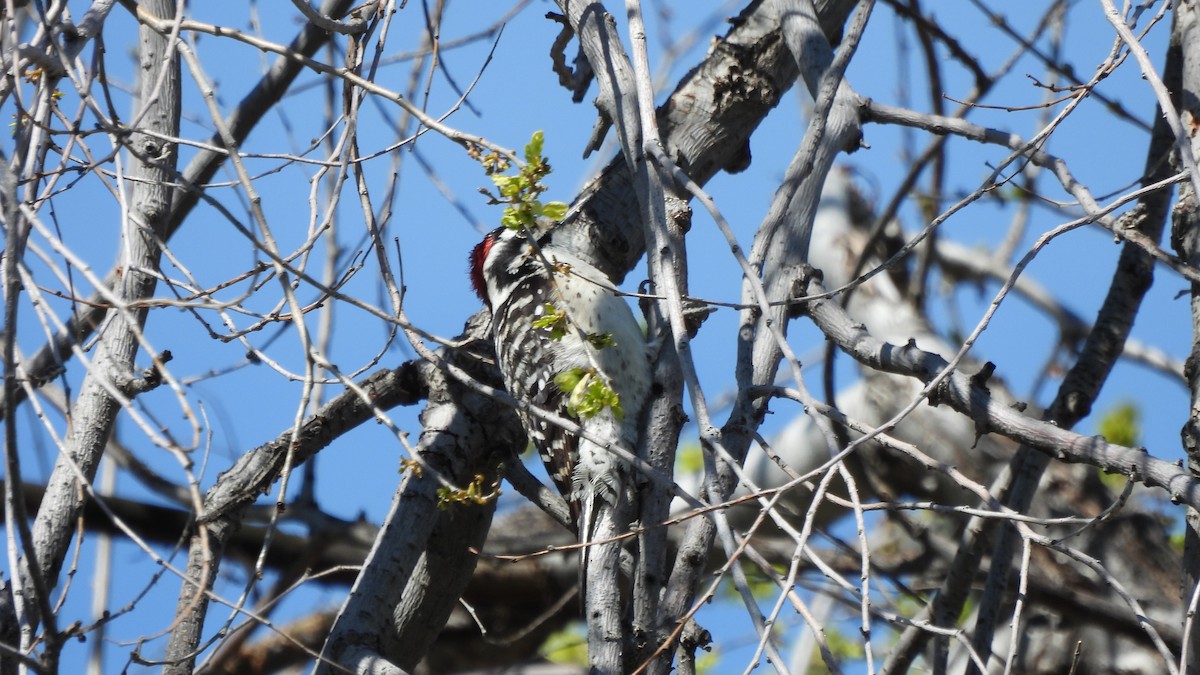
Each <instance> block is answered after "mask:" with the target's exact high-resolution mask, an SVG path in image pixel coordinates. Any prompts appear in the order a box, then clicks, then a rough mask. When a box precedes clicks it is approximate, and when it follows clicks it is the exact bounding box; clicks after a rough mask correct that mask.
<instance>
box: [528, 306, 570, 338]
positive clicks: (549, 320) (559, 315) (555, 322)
mask: <svg viewBox="0 0 1200 675" xmlns="http://www.w3.org/2000/svg"><path fill="white" fill-rule="evenodd" d="M543 309H544V310H545V311H546V313H545V314H543V315H542V316H539V317H538V318H536V319H534V320H533V327H534V328H542V329H545V330H548V331H550V339H551V340H555V341H557V340H561V339H563V337H564V336H566V334H567V327H568V325H569V323H568V320H567V313H566V312H564V311H562V310H561V309H557V308H555V306H554V305H552V304H550V303H548V302H547V303H546V304H545V305H544V306H543Z"/></svg>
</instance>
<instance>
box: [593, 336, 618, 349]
mask: <svg viewBox="0 0 1200 675" xmlns="http://www.w3.org/2000/svg"><path fill="white" fill-rule="evenodd" d="M587 341H588V344H590V345H591V346H592V348H593V349H604V348H605V347H616V346H617V341H616V340H614V339H613V336H612V333H589V334H588V335H587Z"/></svg>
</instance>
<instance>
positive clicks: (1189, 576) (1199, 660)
mask: <svg viewBox="0 0 1200 675" xmlns="http://www.w3.org/2000/svg"><path fill="white" fill-rule="evenodd" d="M1174 32H1175V34H1176V35H1177V36H1178V40H1179V44H1180V46H1181V48H1182V50H1183V83H1182V87H1181V90H1182V94H1181V97H1180V98H1181V100H1180V103H1179V113H1180V117H1181V121H1182V122H1183V127H1184V130H1185V131H1186V132H1187V133H1188V134H1189V136H1190V139H1191V149H1192V154H1193V156H1194V157H1200V3H1198V2H1197V0H1183V1H1181V2H1179V3H1178V4H1177V5H1176V7H1175V27H1174ZM1171 243H1172V244H1173V245H1174V247H1175V250H1176V252H1178V253H1179V256H1180V257H1181V258H1182V259H1183V260H1184V261H1186V262H1187V263H1188V264H1190V265H1192V266H1196V267H1200V204H1198V201H1197V195H1196V193H1195V192H1194V191H1193V190H1192V189H1191V186H1190V185H1189V184H1187V183H1184V184H1183V185H1182V186H1181V187H1180V191H1179V201H1178V202H1177V203H1176V205H1175V212H1174V214H1173V222H1172V224H1171ZM1191 290H1192V297H1191V309H1192V351H1191V353H1190V354H1189V355H1188V358H1187V365H1186V367H1185V368H1184V375H1185V376H1186V378H1187V383H1188V389H1189V390H1190V391H1191V409H1190V411H1189V414H1188V421H1187V422H1186V423H1185V424H1184V426H1183V429H1182V431H1181V436H1182V439H1183V448H1184V450H1185V451H1186V452H1187V456H1188V467H1189V469H1191V472H1192V474H1193V475H1200V284H1196V283H1193V284H1192V289H1191ZM1184 542H1185V543H1184V584H1183V604H1184V606H1185V607H1188V612H1189V614H1188V617H1192V618H1189V619H1188V620H1189V622H1194V617H1193V616H1192V613H1194V612H1195V611H1196V607H1195V605H1194V603H1193V595H1194V594H1195V593H1196V592H1197V588H1198V587H1197V583H1198V582H1200V511H1198V510H1197V509H1196V508H1195V507H1192V508H1189V509H1188V512H1187V533H1186V536H1185V540H1184ZM1185 618H1186V617H1185ZM1191 628H1192V630H1191V633H1190V634H1188V635H1186V636H1185V637H1184V649H1185V650H1186V654H1187V659H1186V661H1185V662H1184V663H1183V664H1182V665H1183V667H1184V670H1185V671H1187V672H1190V671H1192V670H1194V668H1195V666H1197V665H1198V664H1200V630H1197V629H1196V626H1195V625H1191Z"/></svg>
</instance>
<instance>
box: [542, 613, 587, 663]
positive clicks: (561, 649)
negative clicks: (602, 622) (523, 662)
mask: <svg viewBox="0 0 1200 675" xmlns="http://www.w3.org/2000/svg"><path fill="white" fill-rule="evenodd" d="M538 653H540V654H541V655H542V656H543V657H544V658H545V659H546V660H547V661H550V662H552V663H559V664H562V665H575V666H581V667H586V666H587V665H588V655H587V632H586V631H585V630H584V628H583V626H582V624H578V623H577V624H573V625H571V626H569V627H567V628H564V629H563V630H560V631H558V632H557V633H552V634H551V635H550V636H549V637H547V638H546V641H545V642H543V643H542V646H541V647H540V648H538Z"/></svg>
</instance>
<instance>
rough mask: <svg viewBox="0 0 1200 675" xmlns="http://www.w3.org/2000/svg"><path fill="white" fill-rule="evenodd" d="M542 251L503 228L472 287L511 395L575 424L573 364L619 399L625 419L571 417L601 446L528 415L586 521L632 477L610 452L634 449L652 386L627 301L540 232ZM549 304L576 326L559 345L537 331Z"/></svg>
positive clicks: (476, 265)
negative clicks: (563, 382) (568, 390)
mask: <svg viewBox="0 0 1200 675" xmlns="http://www.w3.org/2000/svg"><path fill="white" fill-rule="evenodd" d="M538 246H539V248H540V249H541V252H542V255H540V256H539V255H538V254H537V253H536V252H535V251H534V248H533V247H532V246H531V245H530V243H529V241H528V240H527V238H526V236H525V235H524V234H523V233H521V232H517V231H512V230H506V229H504V228H500V229H498V230H496V231H494V232H492V233H490V234H488V235H487V237H486V238H485V239H484V241H483V242H481V243H480V244H479V246H477V247H476V248H475V250H474V251H473V252H472V255H471V263H472V265H471V268H472V282H473V284H474V285H475V289H476V291H477V292H478V293H479V295H480V297H481V299H483V300H484V301H485V302H486V303H487V304H488V305H489V306H490V307H491V308H492V321H493V334H494V336H495V340H496V354H497V357H498V358H499V361H500V371H501V373H502V374H503V377H504V382H505V386H506V387H507V388H508V390H509V393H511V394H512V395H513V396H514V397H515V398H517V399H519V400H522V401H525V402H528V403H529V404H530V405H532V406H534V407H537V408H540V409H544V410H548V411H551V412H555V413H557V414H558V415H560V416H563V417H567V418H570V415H569V414H568V412H567V398H568V396H567V394H565V393H564V392H563V391H562V390H561V389H560V388H559V387H558V385H557V384H555V382H554V378H555V377H556V376H557V375H559V374H560V373H564V372H567V371H570V370H572V369H575V368H582V369H585V370H590V369H593V368H594V369H596V370H598V371H599V372H600V373H602V376H603V377H604V378H605V379H606V380H607V381H608V383H609V385H610V386H611V387H612V389H613V390H614V391H615V392H616V393H617V395H618V396H619V397H620V404H621V408H622V410H623V411H624V416H623V417H622V418H621V419H618V418H617V416H616V415H614V414H613V411H612V410H611V409H609V408H605V409H604V410H602V411H601V412H599V413H598V414H596V415H595V416H593V417H590V418H585V419H576V420H575V421H577V422H578V423H579V424H580V426H581V427H582V428H583V429H584V430H585V432H586V433H587V435H591V436H593V437H595V438H597V439H603V441H604V443H602V444H597V443H593V442H591V441H588V440H587V439H581V438H579V437H577V436H575V435H574V434H571V433H568V432H566V431H564V430H563V429H561V428H560V427H558V426H556V425H553V424H550V423H548V422H545V421H543V420H541V419H539V418H537V417H534V416H532V415H527V414H522V420H523V422H524V425H525V429H526V431H527V432H528V433H529V435H530V440H531V441H532V442H533V444H534V446H535V447H536V448H537V449H538V452H539V453H540V455H541V458H542V461H543V462H544V463H545V465H546V470H547V472H548V473H549V474H550V477H551V479H552V480H553V481H554V483H555V485H556V486H557V487H558V489H559V491H560V492H561V493H562V494H563V496H564V497H566V498H567V500H568V502H569V503H570V504H571V506H572V511H573V513H574V515H575V517H576V519H577V521H578V520H579V519H580V517H581V516H582V517H583V519H584V520H586V519H587V517H588V514H589V512H590V511H591V506H590V504H591V503H592V500H593V499H594V498H596V497H600V498H602V499H604V500H606V501H609V502H613V501H615V500H616V499H617V498H619V496H620V490H621V480H622V476H623V475H624V474H626V473H627V471H626V468H625V466H624V463H623V462H621V461H619V460H618V459H617V457H616V456H615V455H614V454H613V453H612V452H611V451H610V450H609V449H608V448H606V447H604V446H605V445H609V444H613V443H616V444H619V445H621V446H623V447H624V448H626V449H629V450H633V449H634V448H635V447H636V444H637V435H638V429H637V422H638V416H639V413H640V411H641V409H642V406H643V405H644V403H645V400H646V397H647V394H648V391H649V387H650V369H649V363H648V360H647V353H646V341H645V338H644V336H643V334H642V330H641V327H640V326H639V324H638V322H637V320H636V319H635V318H634V315H633V312H632V311H631V310H630V308H629V305H628V303H626V302H625V300H624V299H623V298H621V297H619V296H618V295H616V294H615V293H613V292H612V290H611V287H612V284H611V282H610V281H609V279H608V278H607V277H606V276H604V274H603V273H601V272H600V271H599V270H597V269H596V268H595V267H594V266H592V265H591V264H589V263H587V262H585V261H584V260H582V259H580V258H579V257H578V256H577V255H575V254H574V253H573V252H572V251H570V250H567V249H565V248H563V247H560V246H557V245H556V244H555V242H554V241H553V239H552V236H551V235H543V236H542V237H541V238H540V239H539V241H538ZM547 261H548V262H549V263H550V267H551V269H547V264H546V262H547ZM547 303H549V304H550V305H553V307H554V308H556V309H558V310H565V312H566V314H567V317H568V321H569V323H570V328H569V329H568V330H567V331H566V333H565V335H563V336H562V337H561V338H559V339H557V340H555V339H552V338H551V334H550V331H549V329H546V328H535V327H534V326H533V325H532V324H533V322H534V321H535V320H536V319H538V318H539V317H541V316H544V315H545V313H546V309H545V308H546V305H547ZM580 331H582V333H583V334H584V335H604V334H607V335H611V336H612V340H613V342H614V343H615V344H612V345H610V346H605V347H603V348H596V347H594V346H592V345H590V344H588V343H587V341H586V340H584V339H583V338H582V336H581V333H580ZM581 525H582V524H581ZM585 529H586V528H585ZM580 534H581V538H584V539H586V538H587V536H588V533H587V532H586V531H583V532H581V533H580Z"/></svg>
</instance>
